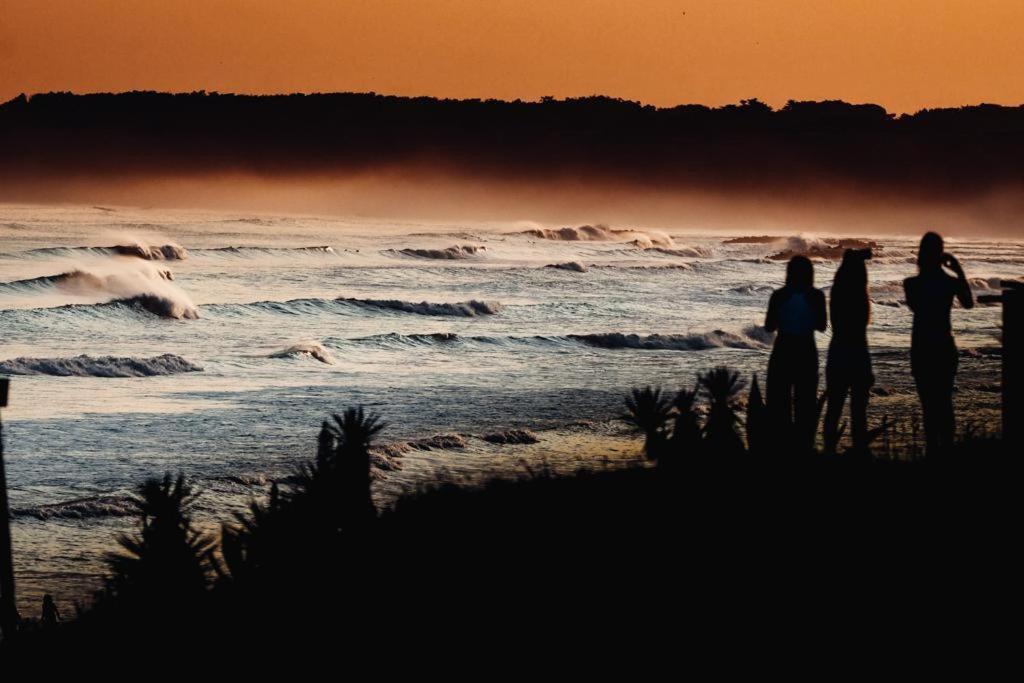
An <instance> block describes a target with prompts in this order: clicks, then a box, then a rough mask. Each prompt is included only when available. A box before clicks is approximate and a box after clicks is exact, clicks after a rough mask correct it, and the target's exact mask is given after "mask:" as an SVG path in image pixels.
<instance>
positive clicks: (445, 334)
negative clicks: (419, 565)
mask: <svg viewBox="0 0 1024 683" xmlns="http://www.w3.org/2000/svg"><path fill="white" fill-rule="evenodd" d="M827 227H828V226H822V233H821V234H820V235H808V234H802V235H796V234H785V233H784V231H783V232H779V231H777V232H779V234H778V235H777V236H775V237H773V238H772V239H746V240H739V241H735V238H736V237H737V236H739V234H738V233H735V232H732V233H730V234H724V233H721V232H716V231H715V230H712V229H702V228H701V227H700V226H693V225H681V226H679V227H676V228H672V227H668V228H665V227H662V228H659V229H646V228H641V227H633V226H611V227H603V226H592V227H591V226H563V225H546V224H544V225H542V224H538V223H533V222H529V221H508V222H477V223H470V222H457V223H456V222H452V223H445V222H422V223H419V222H412V221H408V220H405V221H387V220H383V219H377V218H331V217H322V216H298V215H239V214H227V213H213V212H199V211H183V210H164V209H130V208H120V207H80V206H20V205H3V206H0V375H9V376H11V377H12V378H13V379H12V385H11V404H10V407H9V408H7V409H6V410H4V413H3V418H4V436H5V439H6V446H7V450H6V460H7V476H8V483H9V488H10V500H11V507H12V512H13V533H14V552H15V563H16V574H17V580H18V585H19V604H20V606H21V609H22V611H23V612H24V613H25V614H29V615H34V614H36V613H37V612H38V605H39V602H40V599H41V596H42V594H43V593H44V592H50V593H53V594H54V595H55V596H56V597H57V599H58V602H59V603H60V604H61V605H62V606H63V607H64V608H65V609H70V605H71V603H72V602H73V601H76V600H82V599H85V598H86V597H87V596H88V593H89V591H90V590H91V589H92V588H94V587H96V586H98V585H99V582H100V577H101V576H102V573H103V571H104V564H103V554H104V553H105V552H107V551H109V550H111V549H113V547H114V537H115V535H116V534H117V533H118V532H122V531H126V530H129V529H130V528H131V527H132V524H133V522H132V519H131V517H130V516H129V514H130V512H131V505H130V502H129V499H128V498H127V496H128V495H129V494H130V493H131V491H132V489H133V487H134V486H135V485H137V484H138V483H139V482H140V481H142V480H143V479H144V478H146V477H148V476H154V475H161V474H163V473H164V472H168V471H169V472H174V473H177V472H183V473H185V474H186V475H187V476H189V477H190V478H191V479H192V480H193V481H194V482H195V484H196V485H197V486H198V487H199V489H200V490H201V491H202V493H201V496H200V498H199V503H198V508H197V515H198V517H199V519H200V522H201V523H202V524H204V525H205V526H206V527H208V528H209V529H211V530H213V529H215V528H216V525H217V524H218V523H220V522H222V521H230V519H231V516H232V515H233V514H234V513H236V512H240V511H243V510H244V509H245V506H246V505H247V503H248V502H249V501H250V500H251V499H252V498H253V497H256V496H260V495H263V494H265V492H266V490H267V486H268V482H270V481H272V480H274V479H281V478H286V477H287V476H288V475H289V474H290V473H291V472H292V471H293V469H294V467H295V465H296V464H297V463H298V462H300V461H302V460H303V459H304V458H309V457H310V456H311V455H312V454H313V452H314V450H315V443H316V435H317V432H318V430H319V426H320V424H321V422H322V421H323V420H325V419H329V417H330V415H331V414H332V413H334V412H340V411H341V410H343V409H344V408H345V407H347V406H352V405H364V406H366V407H367V409H369V410H371V411H374V412H377V413H379V414H381V415H382V416H383V417H384V419H385V420H386V422H387V423H388V427H387V428H386V429H385V431H384V432H383V434H382V436H381V441H382V443H383V444H384V445H385V446H386V447H385V448H383V449H382V450H381V452H380V455H379V464H380V470H379V473H378V474H379V479H378V483H377V495H378V499H379V503H380V504H381V505H387V504H388V502H389V501H391V500H394V498H395V497H396V496H398V495H400V494H401V493H402V492H403V491H407V490H411V489H414V488H416V487H420V486H424V485H429V484H431V483H432V482H437V481H458V482H466V483H469V484H471V483H472V482H474V481H479V480H481V479H482V478H486V477H492V476H521V475H524V474H526V473H529V472H534V471H537V470H538V469H545V468H547V469H553V470H557V471H569V470H574V469H578V468H588V467H589V468H592V467H615V466H621V465H623V464H630V463H636V462H638V461H640V460H642V455H641V453H640V441H639V440H638V439H637V438H635V437H634V436H632V435H630V434H629V433H628V431H627V430H626V428H625V425H624V424H623V423H622V422H621V421H620V420H619V419H618V418H619V416H620V415H621V414H622V412H623V397H624V395H625V394H626V392H628V390H629V389H630V388H631V387H634V386H643V385H649V384H650V385H660V386H663V387H665V388H667V389H676V388H679V387H681V386H692V385H693V383H694V378H695V375H696V374H697V373H698V372H700V371H702V370H706V369H708V368H710V367H713V366H716V365H722V364H725V365H730V366H733V367H735V368H737V369H739V370H741V371H743V373H744V374H745V376H746V377H747V378H748V379H750V378H751V377H752V376H753V375H754V374H755V373H757V374H758V375H760V376H761V381H763V374H764V371H765V367H766V364H767V358H768V353H769V350H770V344H771V338H770V336H769V335H767V334H766V333H765V332H764V331H763V330H762V329H761V328H760V327H759V325H760V324H761V323H762V322H763V317H764V310H765V306H766V304H767V300H768V296H769V294H770V293H771V290H772V288H774V287H776V286H779V285H780V284H781V282H782V280H783V276H784V263H785V262H784V261H783V260H776V259H772V258H770V257H771V256H773V255H777V254H779V253H780V252H785V251H786V250H794V249H795V250H799V251H807V250H811V252H812V253H819V254H822V255H824V256H825V258H821V259H817V260H816V278H817V280H816V282H817V284H818V286H822V287H824V288H825V289H826V291H827V289H828V285H829V283H830V281H831V278H832V274H833V273H834V270H835V266H836V261H835V260H834V259H832V258H829V255H834V253H835V252H836V249H835V247H834V244H833V245H830V244H829V243H828V242H827V239H828V238H827V237H826V235H827V233H828V230H827ZM866 232H870V231H866ZM747 236H748V237H758V238H760V236H761V233H760V232H758V231H756V230H752V231H750V232H749V233H747ZM856 237H858V238H866V239H872V240H876V241H877V246H876V248H875V258H874V259H873V260H872V261H870V262H869V275H870V278H871V297H872V300H873V301H874V306H873V320H872V325H871V328H870V332H869V334H870V341H871V344H872V352H873V359H874V364H875V374H876V376H877V384H876V392H875V395H874V396H873V397H872V403H871V406H870V408H869V415H870V420H871V422H872V424H878V423H879V422H880V421H881V420H882V419H888V420H890V421H891V422H892V423H894V424H895V423H900V424H905V425H907V427H906V429H907V431H908V433H909V432H912V430H913V423H914V420H915V418H916V410H917V407H916V397H915V395H914V391H913V383H912V379H911V378H910V375H909V361H908V357H907V350H908V346H909V339H910V324H911V316H910V313H909V311H908V310H907V308H906V306H905V305H904V304H903V303H902V302H901V299H902V284H901V283H902V280H903V278H905V277H907V276H908V275H911V274H913V272H914V264H913V261H914V248H915V243H916V236H903V237H894V236H872V235H870V234H865V235H856ZM948 248H949V250H950V251H952V252H953V253H954V254H956V255H957V256H959V257H960V258H961V261H962V263H963V265H964V268H965V270H966V271H967V274H968V276H969V277H970V278H971V282H972V286H973V287H974V288H975V291H976V293H985V292H990V291H991V290H993V289H994V288H996V287H997V279H998V278H1000V277H1003V278H1007V277H1020V276H1021V275H1024V245H1022V244H1021V243H1009V242H995V241H982V240H967V239H962V240H950V241H949V243H948ZM953 317H954V328H955V332H956V335H957V339H958V343H959V345H960V347H961V355H962V358H961V364H960V375H959V380H958V391H957V395H956V402H957V407H958V410H959V416H960V418H961V422H962V423H965V424H966V423H971V424H972V425H975V426H976V427H978V428H980V429H993V428H996V427H997V426H998V405H999V394H998V391H999V356H998V353H997V352H996V350H997V349H998V346H999V319H1000V310H999V308H998V307H991V306H978V307H975V308H974V309H973V310H969V311H968V310H959V309H958V310H955V311H954V316H953ZM827 344H828V334H827V333H826V334H822V335H819V350H820V351H821V353H822V355H824V352H825V350H826V348H827Z"/></svg>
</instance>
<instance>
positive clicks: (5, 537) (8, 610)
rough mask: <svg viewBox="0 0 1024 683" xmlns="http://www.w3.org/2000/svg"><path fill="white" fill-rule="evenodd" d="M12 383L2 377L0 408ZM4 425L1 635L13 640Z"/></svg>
mask: <svg viewBox="0 0 1024 683" xmlns="http://www.w3.org/2000/svg"><path fill="white" fill-rule="evenodd" d="M10 384H11V381H10V380H9V379H7V378H6V377H0V408H6V407H7V392H8V388H9V387H10ZM3 430H4V424H3V419H0V633H2V634H3V637H4V638H5V639H7V638H13V637H14V633H15V631H16V629H17V627H18V610H17V606H16V603H15V601H14V559H13V557H12V555H11V510H10V506H9V505H8V503H7V473H6V471H5V469H4V431H3Z"/></svg>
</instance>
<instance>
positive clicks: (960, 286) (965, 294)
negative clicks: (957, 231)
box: [942, 254, 974, 308]
mask: <svg viewBox="0 0 1024 683" xmlns="http://www.w3.org/2000/svg"><path fill="white" fill-rule="evenodd" d="M942 265H944V266H946V267H947V268H949V269H950V270H952V271H953V272H954V273H956V285H955V287H956V298H957V299H959V300H960V305H961V306H963V307H964V308H974V293H973V292H971V285H970V283H969V282H967V276H966V275H965V274H964V269H963V268H962V267H961V266H960V262H959V261H957V260H956V256H953V255H952V254H943V256H942Z"/></svg>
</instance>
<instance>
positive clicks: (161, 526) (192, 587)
mask: <svg viewBox="0 0 1024 683" xmlns="http://www.w3.org/2000/svg"><path fill="white" fill-rule="evenodd" d="M197 497H198V493H196V492H195V491H194V490H193V489H192V487H191V486H190V485H189V484H188V483H187V482H186V481H185V477H184V475H180V474H179V475H178V477H177V478H176V479H172V477H171V475H170V474H169V473H168V474H166V475H164V478H163V479H162V480H161V479H148V480H146V481H145V482H144V483H143V484H142V485H141V486H140V487H139V489H138V493H137V495H136V496H134V498H133V502H134V504H135V506H136V507H137V509H138V512H139V518H140V529H139V531H138V533H136V534H123V535H121V536H120V537H118V543H119V544H120V546H121V552H114V553H110V554H109V555H108V556H107V562H108V563H109V565H110V568H111V570H112V575H111V576H110V577H109V578H108V580H107V594H108V597H111V598H114V599H117V598H126V599H127V601H128V602H130V603H132V604H133V605H135V606H137V607H140V608H143V609H151V608H153V607H154V606H155V605H156V604H158V603H159V604H161V605H169V606H171V607H176V608H179V609H183V608H184V607H185V606H186V605H188V604H190V603H191V602H193V601H194V600H196V599H198V598H200V597H201V596H202V595H203V594H204V593H205V592H206V589H207V586H208V579H209V569H210V566H211V563H210V556H211V553H212V552H213V549H214V547H215V545H216V540H215V539H214V538H212V537H211V536H209V535H207V534H204V533H202V532H200V531H199V530H197V529H196V528H195V527H194V526H193V524H192V518H191V514H190V511H191V508H192V507H193V505H194V503H195V501H196V498H197Z"/></svg>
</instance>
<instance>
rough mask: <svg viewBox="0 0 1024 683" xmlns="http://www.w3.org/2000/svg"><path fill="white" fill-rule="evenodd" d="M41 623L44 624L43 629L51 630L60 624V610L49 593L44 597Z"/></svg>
mask: <svg viewBox="0 0 1024 683" xmlns="http://www.w3.org/2000/svg"><path fill="white" fill-rule="evenodd" d="M40 621H41V622H42V624H43V628H51V627H53V626H56V625H57V624H58V623H60V610H58V609H57V603H56V602H54V600H53V596H52V595H50V594H49V593H47V594H46V595H44V596H43V610H42V615H41V619H40Z"/></svg>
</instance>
